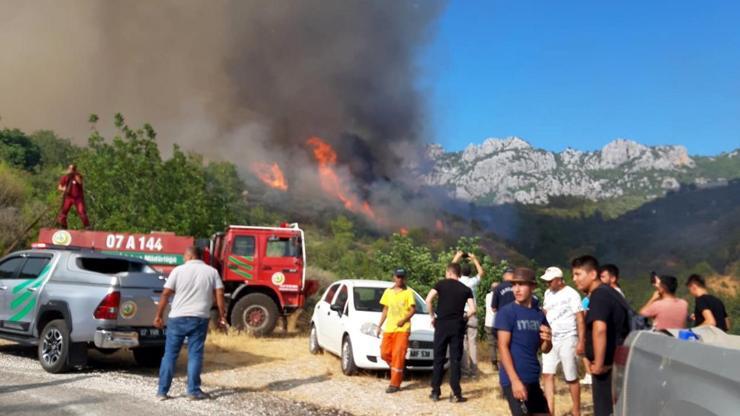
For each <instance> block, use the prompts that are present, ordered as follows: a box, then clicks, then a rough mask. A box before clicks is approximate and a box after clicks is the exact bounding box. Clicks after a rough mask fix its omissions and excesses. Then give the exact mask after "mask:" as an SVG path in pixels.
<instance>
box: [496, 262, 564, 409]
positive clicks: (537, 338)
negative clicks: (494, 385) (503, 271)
mask: <svg viewBox="0 0 740 416" xmlns="http://www.w3.org/2000/svg"><path fill="white" fill-rule="evenodd" d="M511 283H512V285H513V293H514V298H515V301H514V302H512V303H509V304H508V305H506V306H504V307H503V308H501V310H499V311H498V312H497V313H496V322H495V324H494V326H495V328H496V329H497V330H498V348H499V353H500V354H501V370H500V371H499V381H500V382H501V388H502V389H503V391H504V397H506V400H507V401H508V403H509V409H510V410H511V414H512V415H514V416H519V415H547V414H550V412H549V411H548V408H547V400H546V399H545V396H544V394H543V393H542V388H541V387H540V370H541V368H540V362H539V360H538V359H537V351H538V350H542V352H543V353H547V352H549V351H550V350H551V349H552V343H551V332H550V325H549V324H548V322H547V318H546V317H545V314H544V313H543V312H542V311H541V310H540V309H539V308H538V307H536V306H535V305H534V304H533V303H532V292H533V291H534V288H535V286H537V282H536V280H535V275H534V271H533V270H531V269H528V268H525V267H518V268H516V269H515V270H514V277H513V278H512V280H511Z"/></svg>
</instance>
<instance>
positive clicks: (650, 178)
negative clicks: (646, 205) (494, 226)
mask: <svg viewBox="0 0 740 416" xmlns="http://www.w3.org/2000/svg"><path fill="white" fill-rule="evenodd" d="M426 156H427V158H428V160H429V162H430V163H429V166H430V168H429V169H428V171H426V172H424V173H423V174H422V178H423V180H424V181H425V183H426V184H427V185H430V186H435V187H442V188H444V189H447V191H448V192H449V194H450V195H451V196H454V197H456V198H459V199H463V200H467V201H471V202H475V203H479V204H484V205H485V204H488V205H500V204H505V203H523V204H536V205H543V204H547V203H548V202H550V200H551V198H553V197H562V196H566V197H578V198H584V199H587V200H591V201H603V200H609V199H614V198H621V197H632V198H633V199H637V200H641V201H643V202H645V201H648V200H652V199H655V198H657V197H660V196H663V195H665V194H666V193H667V192H669V191H675V190H678V189H679V188H680V187H681V186H682V184H686V185H689V184H691V185H696V186H699V187H705V186H714V185H716V184H723V183H725V184H726V182H727V181H728V180H730V179H733V178H736V177H740V149H736V150H733V151H730V152H724V153H722V154H720V155H717V156H693V157H692V156H690V155H689V154H688V151H687V150H686V148H685V147H684V146H681V145H661V146H647V145H643V144H640V143H638V142H636V141H634V140H630V139H622V138H620V139H615V140H613V141H611V142H609V143H607V144H606V145H605V146H603V147H602V148H601V149H600V150H596V151H580V150H576V149H573V148H566V149H565V150H563V151H561V152H552V151H548V150H544V149H539V148H536V147H534V146H532V145H531V144H530V143H528V142H527V141H526V140H524V139H522V138H521V137H517V136H511V137H507V138H503V139H501V138H488V139H486V140H484V141H483V142H482V143H481V144H470V145H468V146H467V147H466V148H465V149H463V150H461V151H456V152H447V151H445V150H444V148H443V147H442V146H440V145H435V144H433V145H429V146H428V147H427V154H426Z"/></svg>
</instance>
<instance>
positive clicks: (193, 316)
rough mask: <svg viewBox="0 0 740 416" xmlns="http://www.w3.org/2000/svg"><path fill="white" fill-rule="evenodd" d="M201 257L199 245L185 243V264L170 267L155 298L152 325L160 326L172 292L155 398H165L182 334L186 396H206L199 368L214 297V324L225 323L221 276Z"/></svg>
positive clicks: (220, 325) (224, 325) (198, 397)
mask: <svg viewBox="0 0 740 416" xmlns="http://www.w3.org/2000/svg"><path fill="white" fill-rule="evenodd" d="M202 257H203V251H202V250H201V249H200V248H198V247H189V248H188V249H187V250H186V251H185V264H182V265H180V266H177V267H175V268H174V269H173V270H172V272H171V273H170V275H169V277H168V278H167V282H166V283H165V284H164V290H163V291H162V295H161V296H160V299H159V305H158V307H157V315H156V317H155V318H154V326H155V327H156V328H163V327H164V320H163V316H164V311H165V308H167V304H168V303H169V300H170V297H172V296H174V297H173V299H172V308H170V313H169V317H168V320H167V330H166V332H165V351H164V356H163V357H162V364H161V365H160V368H159V388H158V390H157V399H159V400H167V399H168V398H169V396H168V392H169V390H170V386H171V385H172V377H173V375H174V373H175V363H176V362H177V356H178V355H179V354H180V349H181V348H182V344H183V343H184V342H185V338H187V339H188V384H187V395H188V398H189V399H191V400H202V399H207V398H209V396H208V394H206V393H203V391H202V390H201V389H200V372H201V369H202V367H203V352H204V350H205V342H206V334H207V333H208V320H209V317H210V314H211V307H212V306H213V301H214V299H215V300H216V305H217V306H218V314H219V315H218V316H219V321H218V325H219V327H222V328H225V327H226V309H225V308H224V285H223V282H221V277H220V276H219V275H218V271H216V269H214V268H213V267H211V266H209V265H207V264H205V263H204V262H203V260H201V258H202Z"/></svg>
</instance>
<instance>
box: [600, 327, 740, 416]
mask: <svg viewBox="0 0 740 416" xmlns="http://www.w3.org/2000/svg"><path fill="white" fill-rule="evenodd" d="M672 332H673V334H671V335H669V334H666V333H662V332H650V331H637V332H633V333H632V334H630V336H629V337H628V338H627V340H626V341H625V342H624V345H623V346H621V347H619V349H618V351H617V354H616V356H615V364H616V367H615V373H614V379H613V387H614V390H615V393H616V394H615V396H614V397H616V399H617V402H616V407H615V412H614V414H615V415H623V416H627V415H630V416H634V415H665V416H668V415H671V416H701V415H718V416H720V415H722V416H723V415H737V414H740V337H737V336H732V335H727V334H725V333H724V332H722V331H721V330H719V329H717V328H713V327H702V328H695V330H694V332H695V333H696V334H697V335H699V336H700V338H701V340H700V341H684V340H680V339H678V338H677V337H676V336H677V333H678V331H672Z"/></svg>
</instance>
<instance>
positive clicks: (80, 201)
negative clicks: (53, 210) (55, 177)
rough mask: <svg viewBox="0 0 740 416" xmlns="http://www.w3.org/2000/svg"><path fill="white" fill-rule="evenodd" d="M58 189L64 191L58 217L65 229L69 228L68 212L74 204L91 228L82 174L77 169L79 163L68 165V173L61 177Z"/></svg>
mask: <svg viewBox="0 0 740 416" xmlns="http://www.w3.org/2000/svg"><path fill="white" fill-rule="evenodd" d="M57 190H58V191H59V192H61V193H62V210H61V211H60V212H59V217H58V218H57V221H58V222H59V225H60V226H61V227H62V228H64V229H66V228H67V214H69V210H70V209H72V207H73V206H74V207H75V209H76V210H77V215H78V216H79V217H80V219H81V220H82V224H83V225H84V226H85V228H90V220H88V218H87V210H86V209H85V195H84V194H83V192H82V175H80V172H78V171H77V165H74V164H72V165H69V166H68V167H67V173H65V174H64V176H62V177H61V178H59V185H57Z"/></svg>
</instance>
